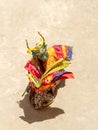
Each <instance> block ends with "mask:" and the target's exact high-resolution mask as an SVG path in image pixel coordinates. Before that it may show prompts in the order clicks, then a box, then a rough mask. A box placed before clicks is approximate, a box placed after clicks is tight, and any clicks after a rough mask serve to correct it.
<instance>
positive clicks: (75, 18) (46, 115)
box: [0, 0, 98, 130]
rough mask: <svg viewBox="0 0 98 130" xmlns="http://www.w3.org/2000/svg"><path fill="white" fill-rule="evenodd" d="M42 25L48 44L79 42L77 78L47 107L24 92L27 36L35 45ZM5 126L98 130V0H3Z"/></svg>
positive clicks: (0, 110)
mask: <svg viewBox="0 0 98 130" xmlns="http://www.w3.org/2000/svg"><path fill="white" fill-rule="evenodd" d="M37 31H40V32H41V33H42V34H43V35H44V36H45V38H46V40H47V43H48V45H53V44H56V43H65V44H68V45H71V46H73V47H74V49H73V51H74V52H73V60H72V64H71V65H70V67H69V70H70V71H72V72H74V75H75V79H74V80H67V81H66V85H65V87H63V88H62V86H63V85H64V83H62V84H60V85H61V88H60V89H59V91H58V95H57V97H56V99H55V102H54V103H53V104H52V105H51V106H50V107H49V108H48V109H45V110H41V111H35V110H33V109H32V108H31V106H30V104H29V102H28V97H24V99H23V98H22V97H21V94H22V92H23V91H24V89H25V87H26V85H27V83H28V79H27V77H26V76H25V74H26V71H25V70H24V68H23V67H24V65H25V63H26V61H27V59H29V58H30V55H28V54H27V53H26V46H25V41H24V40H25V38H28V40H29V42H30V45H31V46H33V45H34V44H35V41H37V39H38V35H37ZM0 130H98V0H39V1H38V0H0Z"/></svg>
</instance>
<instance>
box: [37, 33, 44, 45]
mask: <svg viewBox="0 0 98 130" xmlns="http://www.w3.org/2000/svg"><path fill="white" fill-rule="evenodd" d="M38 34H39V35H40V37H41V39H42V41H43V44H44V45H45V38H44V37H43V36H42V34H41V33H40V32H38Z"/></svg>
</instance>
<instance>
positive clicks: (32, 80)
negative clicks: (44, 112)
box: [25, 33, 74, 109]
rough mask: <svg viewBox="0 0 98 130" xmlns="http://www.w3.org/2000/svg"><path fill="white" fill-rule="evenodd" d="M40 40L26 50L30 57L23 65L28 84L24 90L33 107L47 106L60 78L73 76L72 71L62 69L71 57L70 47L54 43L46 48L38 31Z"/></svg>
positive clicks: (53, 95)
mask: <svg viewBox="0 0 98 130" xmlns="http://www.w3.org/2000/svg"><path fill="white" fill-rule="evenodd" d="M39 35H40V37H41V39H40V40H41V41H40V42H39V43H37V44H36V46H35V47H34V48H29V46H28V42H27V40H26V44H27V48H28V50H27V52H28V53H32V58H31V59H30V60H29V61H28V62H27V64H26V65H25V69H26V70H27V71H28V74H27V76H28V78H29V84H28V87H27V88H26V91H27V92H28V93H29V97H30V102H31V104H32V105H33V106H34V108H35V109H40V108H42V107H44V106H49V105H50V104H51V103H52V102H53V99H54V98H55V96H56V95H55V88H56V86H57V85H58V84H59V82H60V80H61V79H68V78H74V76H73V74H72V72H67V71H65V70H64V68H66V67H67V66H68V65H69V64H70V60H71V58H72V47H69V46H65V45H54V46H52V47H49V48H46V47H47V45H46V43H45V39H44V37H43V36H42V35H41V34H40V33H39Z"/></svg>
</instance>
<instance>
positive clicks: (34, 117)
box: [18, 82, 65, 124]
mask: <svg viewBox="0 0 98 130" xmlns="http://www.w3.org/2000/svg"><path fill="white" fill-rule="evenodd" d="M63 85H65V83H64V82H62V83H60V84H59V86H58V87H57V90H56V93H57V91H58V89H59V88H62V87H63ZM18 104H19V107H20V108H22V109H23V112H24V115H23V116H20V118H21V119H22V120H24V121H26V122H28V123H30V124H31V123H34V122H40V121H44V120H48V119H53V118H55V117H56V116H58V115H60V114H64V110H62V109H60V108H56V107H50V106H49V107H47V108H44V109H40V110H35V109H34V108H33V107H32V106H31V105H30V103H29V96H28V95H25V96H24V98H23V99H22V100H20V101H19V102H18Z"/></svg>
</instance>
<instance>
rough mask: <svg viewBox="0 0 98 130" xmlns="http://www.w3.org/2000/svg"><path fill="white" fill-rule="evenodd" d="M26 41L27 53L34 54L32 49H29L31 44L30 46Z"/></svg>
mask: <svg viewBox="0 0 98 130" xmlns="http://www.w3.org/2000/svg"><path fill="white" fill-rule="evenodd" d="M25 41H26V46H27V48H28V49H27V53H31V52H32V50H31V49H30V47H29V44H28V41H27V39H26V40H25Z"/></svg>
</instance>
